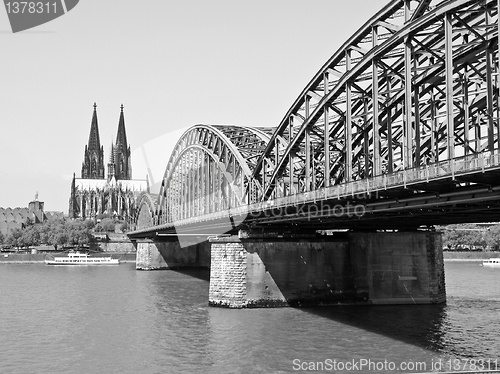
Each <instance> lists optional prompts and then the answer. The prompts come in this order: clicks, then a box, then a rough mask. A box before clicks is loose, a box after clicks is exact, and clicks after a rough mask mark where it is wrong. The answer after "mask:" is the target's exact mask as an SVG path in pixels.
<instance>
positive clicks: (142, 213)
mask: <svg viewBox="0 0 500 374" xmlns="http://www.w3.org/2000/svg"><path fill="white" fill-rule="evenodd" d="M136 206H137V207H139V209H138V211H137V212H136V216H135V217H134V222H135V229H145V228H147V227H151V226H153V225H155V224H157V220H156V210H157V202H155V200H154V198H153V196H152V195H150V194H149V193H146V192H142V193H141V194H140V195H139V196H138V197H137V204H136Z"/></svg>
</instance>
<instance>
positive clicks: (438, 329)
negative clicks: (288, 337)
mask: <svg viewBox="0 0 500 374" xmlns="http://www.w3.org/2000/svg"><path fill="white" fill-rule="evenodd" d="M297 309H299V310H302V311H304V312H307V313H312V314H314V315H316V316H319V317H323V318H328V319H331V320H334V321H337V322H340V323H343V324H347V325H350V326H353V327H356V328H359V329H363V330H366V331H369V332H373V333H376V334H380V335H384V336H386V337H389V338H392V339H397V340H399V341H402V342H404V343H408V344H412V345H416V346H419V347H422V348H425V349H429V350H432V351H436V352H439V351H442V350H443V348H444V344H445V343H444V334H445V332H444V330H445V328H444V327H445V326H444V325H445V324H446V304H432V305H423V304H420V305H350V306H347V305H345V306H344V305H342V306H323V307H305V308H297Z"/></svg>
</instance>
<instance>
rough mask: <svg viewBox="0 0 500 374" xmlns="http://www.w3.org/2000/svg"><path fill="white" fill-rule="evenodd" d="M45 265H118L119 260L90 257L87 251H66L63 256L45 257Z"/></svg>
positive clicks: (109, 257)
mask: <svg viewBox="0 0 500 374" xmlns="http://www.w3.org/2000/svg"><path fill="white" fill-rule="evenodd" d="M45 263H46V264H47V265H118V264H119V263H120V260H118V259H117V258H112V257H111V256H108V257H91V256H89V255H88V254H87V253H80V252H75V253H68V255H67V256H65V257H53V258H52V259H50V258H46V259H45Z"/></svg>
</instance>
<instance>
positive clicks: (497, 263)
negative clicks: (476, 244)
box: [483, 258, 500, 268]
mask: <svg viewBox="0 0 500 374" xmlns="http://www.w3.org/2000/svg"><path fill="white" fill-rule="evenodd" d="M483 266H489V267H494V268H500V258H490V259H488V260H483Z"/></svg>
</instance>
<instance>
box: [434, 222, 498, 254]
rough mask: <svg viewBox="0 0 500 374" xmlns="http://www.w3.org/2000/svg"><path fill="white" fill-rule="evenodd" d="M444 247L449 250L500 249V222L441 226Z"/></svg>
mask: <svg viewBox="0 0 500 374" xmlns="http://www.w3.org/2000/svg"><path fill="white" fill-rule="evenodd" d="M438 230H440V231H442V232H443V247H444V249H448V250H455V251H459V250H479V251H499V250H500V224H497V225H492V226H489V227H484V226H483V227H481V226H479V225H476V224H472V223H467V224H458V225H448V226H441V227H439V228H438Z"/></svg>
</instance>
